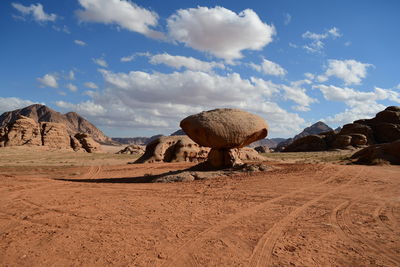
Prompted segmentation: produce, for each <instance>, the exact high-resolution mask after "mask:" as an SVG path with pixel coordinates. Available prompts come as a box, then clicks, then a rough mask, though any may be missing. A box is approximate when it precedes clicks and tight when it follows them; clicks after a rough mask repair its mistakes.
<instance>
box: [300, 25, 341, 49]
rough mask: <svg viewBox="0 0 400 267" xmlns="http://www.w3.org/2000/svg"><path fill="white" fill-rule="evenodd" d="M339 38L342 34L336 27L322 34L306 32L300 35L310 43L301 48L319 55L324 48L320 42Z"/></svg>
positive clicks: (323, 44)
mask: <svg viewBox="0 0 400 267" xmlns="http://www.w3.org/2000/svg"><path fill="white" fill-rule="evenodd" d="M341 36H342V34H341V33H340V31H339V29H338V28H336V27H333V28H331V29H329V30H326V31H325V32H323V33H314V32H310V31H306V32H305V33H303V34H302V37H303V38H304V39H310V40H311V43H309V44H306V45H303V48H304V49H305V50H307V51H308V52H310V53H320V52H321V51H322V50H323V49H324V47H325V43H324V42H323V41H322V40H325V39H327V38H332V39H336V38H338V37H341Z"/></svg>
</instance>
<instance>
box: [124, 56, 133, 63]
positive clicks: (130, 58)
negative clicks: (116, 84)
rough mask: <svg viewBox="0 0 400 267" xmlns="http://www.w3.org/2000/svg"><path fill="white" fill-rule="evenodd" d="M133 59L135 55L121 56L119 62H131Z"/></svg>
mask: <svg viewBox="0 0 400 267" xmlns="http://www.w3.org/2000/svg"><path fill="white" fill-rule="evenodd" d="M134 59H135V55H130V56H126V57H121V62H131V61H133V60H134Z"/></svg>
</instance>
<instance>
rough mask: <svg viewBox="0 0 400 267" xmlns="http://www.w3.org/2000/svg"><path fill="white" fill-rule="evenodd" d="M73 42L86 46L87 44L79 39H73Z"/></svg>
mask: <svg viewBox="0 0 400 267" xmlns="http://www.w3.org/2000/svg"><path fill="white" fill-rule="evenodd" d="M74 43H75V44H77V45H80V46H87V44H86V43H85V42H84V41H81V40H74Z"/></svg>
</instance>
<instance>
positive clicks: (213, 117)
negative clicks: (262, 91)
mask: <svg viewBox="0 0 400 267" xmlns="http://www.w3.org/2000/svg"><path fill="white" fill-rule="evenodd" d="M180 126H181V128H182V129H183V131H184V132H185V133H186V134H187V135H188V136H189V137H190V138H191V139H192V140H193V141H195V142H196V143H197V144H199V145H200V146H204V147H210V148H211V151H210V152H209V155H208V159H207V162H208V163H209V164H210V165H211V166H212V167H217V168H219V167H232V166H235V165H238V164H241V163H242V162H241V160H240V158H239V153H238V151H237V150H235V148H242V147H244V146H247V145H249V144H251V143H252V142H254V141H257V140H260V139H263V138H265V137H266V136H267V134H268V125H267V123H266V122H265V121H264V119H262V118H261V117H259V116H257V115H254V114H251V113H248V112H245V111H242V110H240V109H214V110H210V111H204V112H201V113H199V114H195V115H191V116H189V117H187V118H185V119H183V120H182V121H181V123H180Z"/></svg>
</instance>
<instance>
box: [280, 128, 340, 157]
mask: <svg viewBox="0 0 400 267" xmlns="http://www.w3.org/2000/svg"><path fill="white" fill-rule="evenodd" d="M331 131H333V129H332V128H331V127H329V126H328V125H326V124H325V123H323V122H322V121H318V122H316V123H314V124H313V125H311V126H309V127H307V128H305V129H304V130H303V131H302V132H301V133H299V134H297V135H295V136H294V137H293V138H288V139H286V140H283V141H281V142H280V143H279V144H278V145H277V146H276V149H275V150H276V151H282V150H284V149H285V148H286V147H287V146H289V145H290V144H292V143H293V142H294V141H296V140H297V139H300V138H303V137H306V136H308V135H317V134H321V133H325V132H331Z"/></svg>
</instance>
